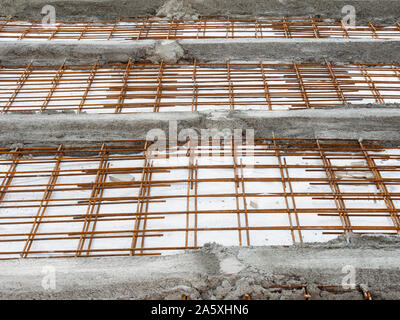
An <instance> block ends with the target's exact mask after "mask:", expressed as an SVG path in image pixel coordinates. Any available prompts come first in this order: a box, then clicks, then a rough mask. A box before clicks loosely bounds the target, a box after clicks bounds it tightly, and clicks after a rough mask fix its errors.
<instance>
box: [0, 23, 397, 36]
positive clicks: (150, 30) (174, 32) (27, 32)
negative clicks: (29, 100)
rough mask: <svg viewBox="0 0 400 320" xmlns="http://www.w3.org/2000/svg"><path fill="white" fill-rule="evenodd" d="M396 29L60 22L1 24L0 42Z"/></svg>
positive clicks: (385, 29) (388, 31)
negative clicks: (49, 24) (7, 40)
mask: <svg viewBox="0 0 400 320" xmlns="http://www.w3.org/2000/svg"><path fill="white" fill-rule="evenodd" d="M399 37H400V27H399V24H393V25H373V24H372V23H368V24H365V25H357V26H354V27H351V26H348V27H347V26H345V25H344V24H343V23H342V22H326V21H323V20H321V19H316V18H291V19H287V18H266V19H198V20H176V19H174V20H159V19H158V20H156V19H153V20H152V19H145V20H143V19H141V20H140V19H139V20H126V21H121V20H116V21H103V22H93V21H69V22H68V21H58V22H57V24H56V25H54V26H48V25H47V26H43V25H42V24H41V22H40V21H17V20H4V21H2V22H1V21H0V40H1V39H18V40H23V39H36V40H40V39H42V40H58V39H60V40H61V39H64V40H150V39H154V40H158V39H243V38H245V39H246V38H247V39H266V38H286V39H292V38H314V39H320V38H322V39H323V38H328V39H329V38H339V39H340V38H345V39H349V38H350V39H398V38H399Z"/></svg>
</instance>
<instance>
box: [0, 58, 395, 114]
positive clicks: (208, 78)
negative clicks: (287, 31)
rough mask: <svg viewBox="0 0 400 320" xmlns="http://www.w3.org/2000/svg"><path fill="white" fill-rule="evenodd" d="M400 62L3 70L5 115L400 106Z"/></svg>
mask: <svg viewBox="0 0 400 320" xmlns="http://www.w3.org/2000/svg"><path fill="white" fill-rule="evenodd" d="M399 102H400V70H399V67H398V65H396V64H381V65H333V64H330V63H329V62H326V63H322V64H315V63H314V64H313V63H307V64H296V63H295V62H293V63H291V64H265V63H262V62H257V63H240V64H239V63H230V62H227V63H215V64H206V63H198V62H196V61H194V62H193V63H190V64H166V63H164V62H161V64H144V63H132V62H130V61H129V62H128V63H127V64H109V65H104V64H99V63H98V62H97V61H96V62H95V63H94V64H93V65H67V64H66V63H63V64H62V65H61V66H60V65H57V66H40V65H33V64H32V63H30V64H29V65H27V66H14V65H8V66H1V68H0V110H1V111H2V112H3V113H7V112H47V111H71V112H78V113H79V112H89V113H90V112H94V113H134V112H168V111H205V110H249V109H253V110H288V109H289V110H291V109H307V108H317V107H332V106H341V105H343V104H346V103H353V104H359V103H360V104H361V103H364V104H365V103H378V104H385V103H399Z"/></svg>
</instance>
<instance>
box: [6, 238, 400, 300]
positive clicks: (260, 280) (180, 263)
mask: <svg viewBox="0 0 400 320" xmlns="http://www.w3.org/2000/svg"><path fill="white" fill-rule="evenodd" d="M399 253H400V248H399V238H398V237H397V236H391V237H389V236H379V235H377V236H356V235H353V236H350V237H342V238H339V239H335V240H332V241H330V242H328V243H325V244H310V245H304V246H292V247H287V248H282V247H274V248H272V247H242V248H239V247H222V246H219V245H216V244H207V245H206V246H205V247H204V248H203V249H201V250H196V251H188V252H186V253H183V254H178V255H170V256H161V257H120V258H118V257H114V258H70V259H20V260H10V261H2V262H1V263H0V299H105V298H107V299H181V298H182V295H187V296H189V297H190V298H191V299H239V298H240V297H241V296H242V295H244V294H248V295H250V296H251V298H252V299H303V293H302V291H301V290H283V291H282V292H276V291H274V290H272V289H270V288H269V287H270V286H273V285H297V284H307V286H308V289H309V293H310V294H311V298H312V299H314V300H318V299H362V295H361V293H359V292H357V291H354V292H352V293H345V294H343V293H342V294H341V293H327V292H325V291H321V290H320V289H318V288H317V285H321V284H322V285H339V286H340V285H342V281H343V278H344V277H345V276H346V275H348V271H346V270H345V269H343V267H345V266H351V267H353V268H354V270H355V274H354V275H355V278H354V281H355V283H356V284H361V285H363V286H364V287H365V288H367V289H368V290H369V291H370V292H371V294H372V298H373V299H399V298H400V272H399V265H400V254H399ZM49 270H50V271H54V273H53V274H54V275H55V288H54V289H52V288H51V287H50V288H49V286H48V284H49V282H48V278H47V277H46V275H49ZM46 272H47V273H46ZM345 283H347V282H345ZM42 284H44V286H42Z"/></svg>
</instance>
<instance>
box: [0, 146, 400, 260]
mask: <svg viewBox="0 0 400 320" xmlns="http://www.w3.org/2000/svg"><path fill="white" fill-rule="evenodd" d="M161 142H162V140H160V141H159V142H158V143H159V144H154V143H153V144H152V143H151V142H149V141H144V140H129V141H112V142H106V143H104V144H103V145H101V146H82V147H66V146H62V145H60V146H58V147H42V148H39V147H38V148H16V149H14V150H11V149H4V148H3V149H0V156H1V160H0V178H1V184H0V258H1V259H13V258H19V257H23V258H27V257H31V258H38V257H89V256H129V255H160V254H165V253H171V252H177V251H180V250H186V249H196V248H199V247H201V246H203V245H204V244H205V243H208V242H214V241H215V242H218V243H221V244H223V245H239V246H240V245H244V246H248V245H255V246H257V245H291V244H293V243H302V242H310V241H327V240H329V239H332V238H334V237H336V236H337V235H340V234H345V233H349V232H353V233H360V234H365V233H376V232H378V233H387V234H397V233H398V232H399V228H400V220H399V209H397V206H398V205H399V203H400V202H399V201H400V164H399V161H400V150H399V148H397V147H390V148H389V147H388V148H386V147H384V146H383V145H380V144H379V142H378V141H374V140H364V141H357V140H337V139H335V140H332V139H319V140H315V139H275V138H274V139H256V140H255V141H254V143H250V142H249V141H242V140H236V139H234V138H225V139H224V140H221V141H217V142H218V143H216V141H213V144H209V142H210V141H209V140H208V139H204V140H201V139H194V138H192V139H190V140H186V141H182V142H177V141H176V140H175V141H174V140H170V141H168V143H165V145H164V144H163V143H161Z"/></svg>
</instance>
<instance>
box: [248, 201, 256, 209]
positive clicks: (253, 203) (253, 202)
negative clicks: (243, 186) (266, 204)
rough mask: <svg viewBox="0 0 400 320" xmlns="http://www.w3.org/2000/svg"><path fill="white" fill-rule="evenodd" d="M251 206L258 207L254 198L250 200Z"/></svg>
mask: <svg viewBox="0 0 400 320" xmlns="http://www.w3.org/2000/svg"><path fill="white" fill-rule="evenodd" d="M250 207H252V208H254V209H258V203H257V202H256V201H254V200H250Z"/></svg>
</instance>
